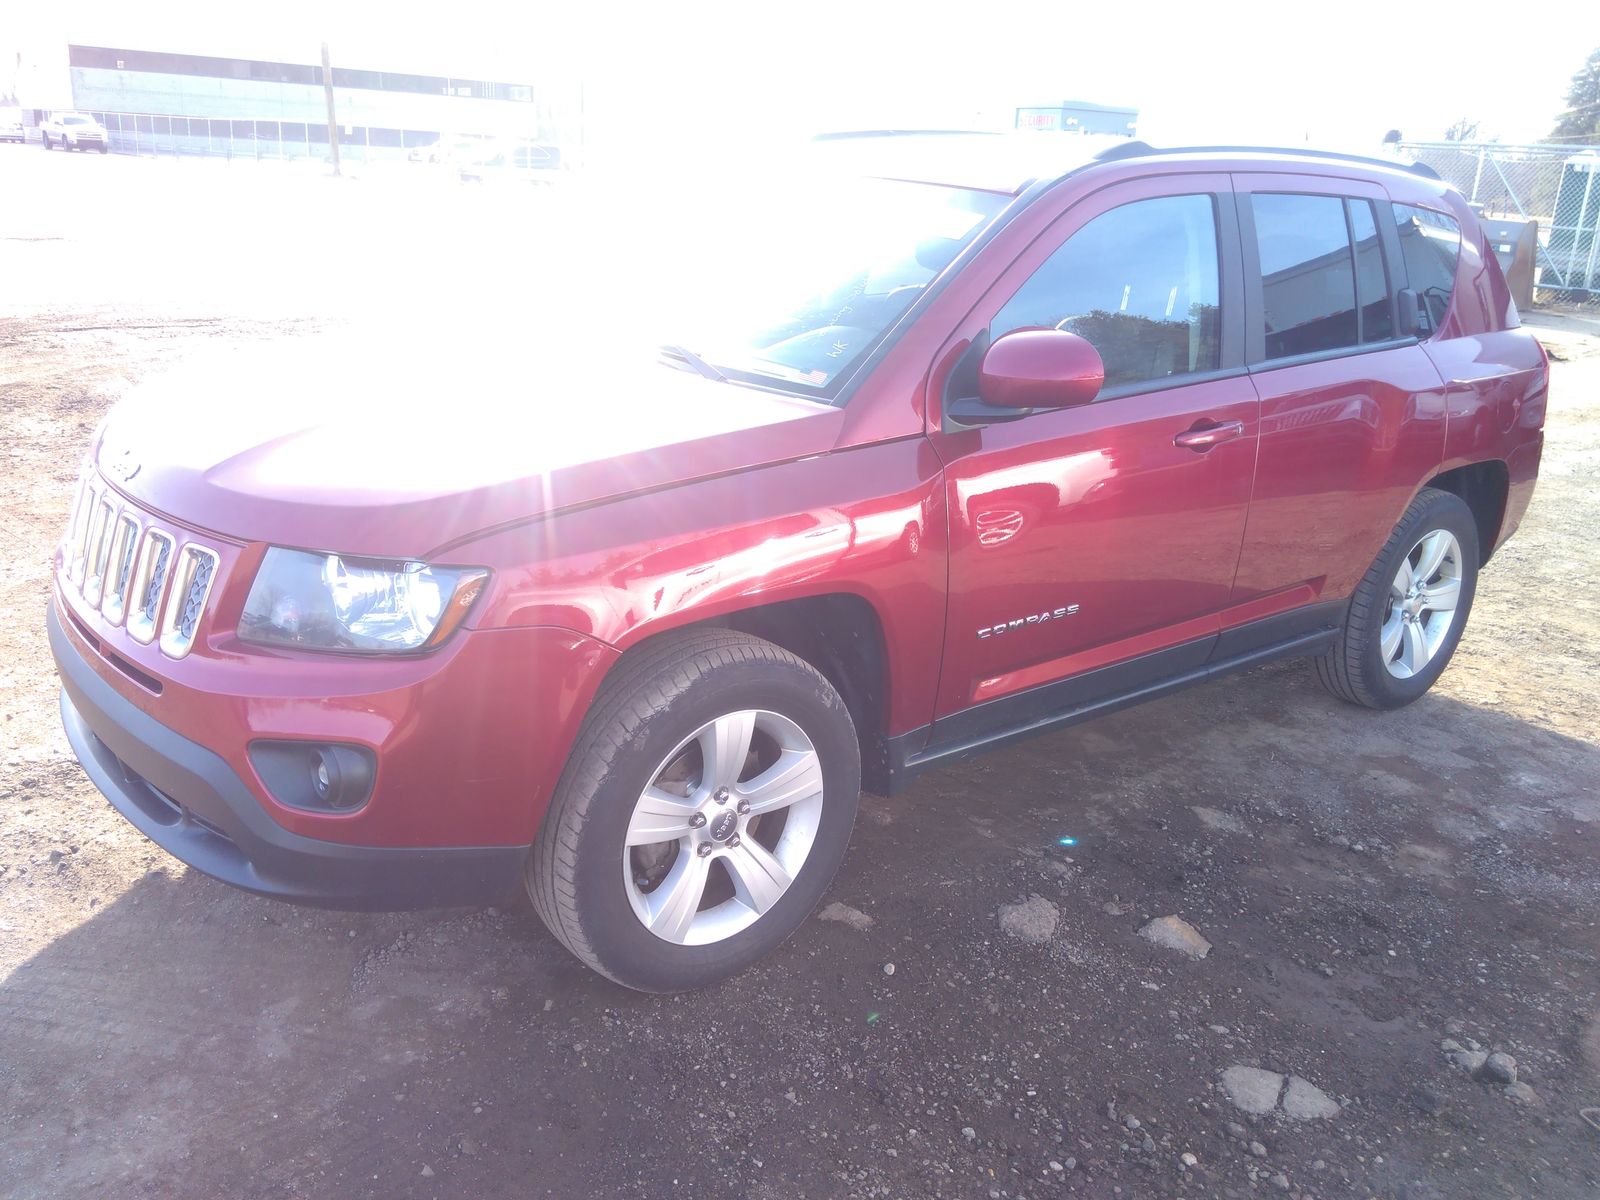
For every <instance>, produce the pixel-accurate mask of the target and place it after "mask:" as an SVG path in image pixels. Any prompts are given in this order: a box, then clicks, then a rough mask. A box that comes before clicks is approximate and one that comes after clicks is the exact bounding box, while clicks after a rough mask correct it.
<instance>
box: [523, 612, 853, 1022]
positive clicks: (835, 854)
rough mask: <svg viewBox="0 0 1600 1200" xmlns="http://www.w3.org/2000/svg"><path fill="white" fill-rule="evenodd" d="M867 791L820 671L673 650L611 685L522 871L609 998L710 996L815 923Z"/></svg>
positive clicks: (720, 634)
mask: <svg viewBox="0 0 1600 1200" xmlns="http://www.w3.org/2000/svg"><path fill="white" fill-rule="evenodd" d="M860 790H861V762H860V751H859V747H858V745H857V742H856V733H855V727H854V725H853V723H852V722H851V719H850V714H849V712H848V710H847V709H846V708H845V705H844V701H843V700H841V699H840V697H839V694H838V693H837V692H836V691H835V690H834V689H833V687H832V686H831V685H830V684H829V683H828V681H827V680H826V679H824V678H823V677H822V675H821V674H819V673H818V672H817V671H816V670H815V669H814V668H812V667H811V666H810V665H809V664H807V663H805V662H804V661H802V660H801V659H799V658H796V657H795V656H794V655H792V654H790V653H789V652H788V651H786V650H783V649H781V648H780V647H778V646H775V645H773V644H772V643H770V642H765V641H762V640H760V639H759V638H753V637H747V636H744V635H742V634H737V633H732V632H729V631H726V630H712V631H700V632H695V633H688V634H668V635H665V636H664V637H663V638H662V640H661V642H660V643H658V644H654V645H651V646H647V647H644V648H641V649H640V650H639V651H637V652H636V655H635V656H632V657H630V658H627V659H624V660H623V661H622V662H621V663H619V664H618V666H617V667H616V668H615V669H614V670H613V672H612V675H611V677H609V678H608V679H607V680H606V682H605V683H604V684H603V685H602V687H601V690H600V694H599V695H598V696H597V697H596V698H595V703H594V705H593V706H592V708H591V710H590V714H589V717H588V718H587V720H586V721H585V723H584V727H583V730H582V732H581V733H580V734H579V736H578V740H577V743H576V744H575V745H574V747H573V751H572V755H571V758H570V759H569V760H568V763H567V768H566V770H565V771H564V772H563V774H562V778H561V782H560V783H559V785H558V786H557V789H556V794H555V797H554V799H553V800H552V802H551V805H550V811H549V813H548V814H547V815H546V817H545V820H544V825H543V827H542V829H541V830H540V834H539V840H538V842H537V843H536V844H535V846H534V849H533V853H532V854H531V855H530V856H529V860H528V868H527V872H526V878H527V886H528V893H529V895H530V896H531V897H532V899H533V903H534V907H535V908H536V909H537V910H538V912H539V915H540V917H541V918H542V919H543V920H544V923H545V924H546V925H547V926H549V928H550V931H551V932H552V933H554V934H555V935H556V937H557V938H559V939H560V940H561V942H562V943H563V944H564V945H565V946H566V947H567V948H568V949H569V950H571V951H572V952H573V953H574V954H575V955H577V956H578V958H580V959H581V960H582V961H583V962H585V963H587V964H588V965H589V966H591V967H593V968H594V969H595V970H597V971H599V972H600V973H601V974H603V975H606V976H607V977H609V978H610V979H613V980H615V981H616V982H617V983H620V984H623V985H624V986H626V987H631V988H635V989H638V990H640V991H648V992H676V991H684V990H686V989H689V988H696V987H702V986H704V985H706V984H709V983H713V982H715V981H716V980H719V979H722V978H725V977H727V976H729V975H732V974H734V973H736V972H738V971H741V970H743V969H744V968H745V967H747V966H749V965H750V964H751V963H753V962H755V961H756V960H757V959H758V958H760V957H762V956H763V955H765V954H767V953H768V952H769V951H771V950H772V949H774V948H775V947H776V946H777V945H778V944H779V943H780V942H782V941H783V940H784V939H785V938H786V937H788V936H789V935H790V934H791V933H793V932H794V931H795V929H796V928H798V927H799V925H800V924H801V923H802V922H803V921H804V920H805V919H806V917H807V915H808V914H809V913H810V912H811V910H812V908H814V907H815V906H816V904H817V901H818V900H819V899H821V897H822V894H823V892H824V891H825V890H826V888H827V886H828V883H829V882H830V881H831V880H832V878H833V874H834V872H835V870H837V868H838V866H839V863H840V861H841V859H842V858H843V857H844V850H845V845H846V843H847V842H848V841H849V838H850V830H851V828H852V826H853V825H854V823H855V815H856V806H857V802H858V800H859V798H860Z"/></svg>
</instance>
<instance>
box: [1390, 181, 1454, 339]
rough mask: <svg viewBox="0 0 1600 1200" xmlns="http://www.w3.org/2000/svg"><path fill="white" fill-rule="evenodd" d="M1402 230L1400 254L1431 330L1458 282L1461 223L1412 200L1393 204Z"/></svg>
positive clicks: (1443, 312)
mask: <svg viewBox="0 0 1600 1200" xmlns="http://www.w3.org/2000/svg"><path fill="white" fill-rule="evenodd" d="M1390 207H1392V208H1393V209H1394V223H1395V227H1396V229H1397V231H1398V232H1399V234H1400V257H1401V259H1402V260H1403V261H1404V262H1405V264H1406V275H1407V276H1408V278H1409V280H1410V283H1411V288H1412V290H1413V291H1415V292H1416V293H1417V297H1418V299H1419V300H1420V301H1421V309H1422V312H1423V313H1425V314H1426V315H1427V318H1428V331H1429V332H1431V331H1432V330H1435V329H1437V328H1439V325H1440V323H1441V322H1443V320H1444V314H1445V312H1446V311H1447V310H1448V309H1449V308H1450V297H1451V295H1452V293H1453V292H1454V291H1455V286H1456V263H1457V262H1458V261H1459V260H1460V257H1461V226H1459V225H1457V224H1456V223H1455V221H1454V219H1452V218H1450V217H1447V216H1445V215H1444V213H1439V212H1434V211H1433V210H1432V209H1429V208H1417V207H1416V206H1415V205H1411V204H1395V205H1391V206H1390Z"/></svg>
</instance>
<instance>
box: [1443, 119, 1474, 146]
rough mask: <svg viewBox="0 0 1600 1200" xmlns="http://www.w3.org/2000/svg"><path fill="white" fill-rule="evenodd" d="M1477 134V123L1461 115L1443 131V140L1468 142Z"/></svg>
mask: <svg viewBox="0 0 1600 1200" xmlns="http://www.w3.org/2000/svg"><path fill="white" fill-rule="evenodd" d="M1477 136H1478V123H1477V122H1476V121H1469V120H1467V118H1466V117H1462V118H1461V119H1460V120H1459V121H1457V122H1456V123H1455V124H1454V125H1452V126H1450V128H1449V129H1446V130H1445V131H1444V140H1445V141H1447V142H1470V141H1474V140H1475V139H1476V138H1477Z"/></svg>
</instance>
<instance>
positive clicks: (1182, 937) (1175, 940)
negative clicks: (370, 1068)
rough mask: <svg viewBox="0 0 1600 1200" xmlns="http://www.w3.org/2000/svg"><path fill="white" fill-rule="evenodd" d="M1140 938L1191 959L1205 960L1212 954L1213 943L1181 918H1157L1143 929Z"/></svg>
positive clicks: (1140, 931)
mask: <svg viewBox="0 0 1600 1200" xmlns="http://www.w3.org/2000/svg"><path fill="white" fill-rule="evenodd" d="M1139 936H1140V937H1142V938H1144V940H1145V941H1147V942H1153V943H1155V944H1156V945H1157V946H1162V947H1164V948H1165V949H1168V950H1176V951H1177V952H1178V953H1179V954H1186V955H1188V956H1189V957H1190V958H1204V957H1205V956H1206V955H1208V954H1210V953H1211V943H1210V942H1208V941H1206V939H1205V938H1203V937H1201V936H1200V931H1199V930H1198V929H1196V928H1195V927H1194V926H1193V925H1191V924H1189V922H1187V921H1185V920H1184V919H1183V918H1182V917H1179V916H1170V917H1157V918H1156V919H1155V920H1154V921H1151V922H1150V923H1149V924H1147V925H1146V926H1145V927H1144V928H1143V929H1141V930H1139Z"/></svg>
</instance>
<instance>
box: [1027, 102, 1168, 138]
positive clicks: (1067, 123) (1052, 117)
mask: <svg viewBox="0 0 1600 1200" xmlns="http://www.w3.org/2000/svg"><path fill="white" fill-rule="evenodd" d="M1138 125H1139V110H1138V109H1137V108H1113V107H1110V106H1108V105H1104V104H1089V103H1087V102H1086V101H1083V100H1063V101H1062V102H1061V103H1060V104H1052V105H1046V106H1043V107H1039V106H1034V107H1029V108H1019V109H1017V128H1018V129H1038V130H1047V131H1057V130H1059V131H1062V132H1065V133H1112V134H1117V135H1118V136H1120V137H1133V136H1134V134H1135V133H1136V132H1137V131H1138Z"/></svg>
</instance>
